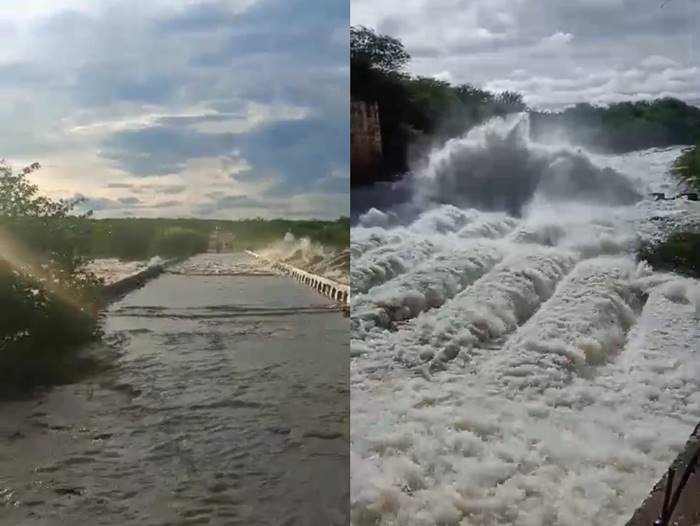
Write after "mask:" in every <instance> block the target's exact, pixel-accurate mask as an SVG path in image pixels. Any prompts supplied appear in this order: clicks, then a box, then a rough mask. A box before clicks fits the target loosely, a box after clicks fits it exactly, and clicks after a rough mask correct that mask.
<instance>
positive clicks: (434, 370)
mask: <svg viewBox="0 0 700 526" xmlns="http://www.w3.org/2000/svg"><path fill="white" fill-rule="evenodd" d="M681 150H682V148H681V147H677V148H667V149H656V150H646V151H639V152H633V153H629V154H625V155H601V154H592V153H589V152H586V151H581V150H580V149H577V148H572V147H569V146H567V145H564V144H555V143H548V144H546V145H544V144H536V143H533V142H532V141H530V139H529V130H528V121H527V116H526V115H515V116H511V117H508V118H506V119H496V120H493V121H490V122H488V123H486V124H485V125H483V126H480V127H478V128H476V129H473V130H472V131H470V132H469V133H468V134H466V135H465V136H463V137H459V138H456V139H452V140H450V141H448V142H447V143H445V144H442V145H439V146H437V147H435V148H434V149H433V150H432V151H431V152H430V153H429V154H428V155H427V156H426V158H425V159H424V160H423V162H422V164H420V165H419V166H417V167H416V168H415V169H414V170H413V172H412V173H411V174H410V175H409V176H407V178H406V179H405V180H404V181H403V182H401V183H398V184H395V185H393V187H384V188H381V189H379V190H376V192H377V193H382V194H383V195H382V196H381V200H380V199H379V197H378V196H375V197H377V198H376V199H374V200H373V199H372V195H371V194H368V193H365V194H364V195H363V196H362V199H363V200H365V201H366V203H367V204H366V206H365V207H364V209H363V210H360V212H361V213H357V214H355V217H354V218H353V220H354V221H353V227H352V248H351V253H352V266H351V280H352V287H353V298H352V305H353V306H352V316H351V338H352V340H351V349H352V351H351V352H352V360H351V410H352V424H351V516H352V523H353V524H354V525H355V526H370V525H383V526H430V525H445V526H446V525H460V526H469V525H473V526H477V525H478V526H487V525H488V526H491V525H493V526H495V525H518V526H542V525H563V526H568V525H597V524H611V525H623V524H625V523H626V522H627V520H628V519H629V518H630V516H631V514H632V512H633V511H634V509H635V508H636V507H637V506H638V505H639V504H640V503H641V501H642V500H643V498H644V497H645V496H646V495H647V493H648V492H649V490H650V489H651V487H652V486H653V484H654V483H655V482H656V481H657V480H658V479H659V478H660V476H661V475H662V474H663V473H664V471H665V470H666V469H667V467H668V465H669V463H670V462H671V461H672V460H673V459H674V458H675V456H676V455H677V453H678V452H679V451H680V450H681V449H682V447H683V445H684V444H685V441H686V439H687V437H688V435H689V434H690V433H691V431H692V430H693V428H694V426H695V425H696V424H697V423H698V421H699V420H700V389H698V388H699V387H700V385H699V384H700V282H698V281H697V280H693V279H689V278H685V277H682V276H678V275H675V274H673V273H659V272H654V271H653V270H652V269H651V268H649V267H648V266H647V265H646V264H644V263H638V262H637V261H636V260H635V257H634V253H635V249H636V248H637V247H638V246H639V244H640V243H642V242H644V241H647V240H653V239H660V238H663V237H664V236H666V235H668V233H669V232H671V231H672V230H674V229H677V228H685V227H689V226H695V227H696V226H697V225H700V203H697V202H692V201H687V200H685V199H676V200H672V201H654V200H652V199H651V198H650V197H649V194H650V193H651V192H665V193H666V194H668V195H675V194H676V193H678V192H680V191H682V190H683V189H682V188H679V187H677V186H676V184H675V183H674V180H673V179H672V178H671V177H670V176H669V174H668V169H669V167H670V165H671V163H672V161H673V160H674V159H675V158H676V157H677V156H678V154H679V153H680V151H681ZM387 195H389V196H390V197H389V198H387ZM353 199H355V195H353ZM376 203H381V205H377V204H376ZM355 204H356V203H355V202H354V203H353V206H355Z"/></svg>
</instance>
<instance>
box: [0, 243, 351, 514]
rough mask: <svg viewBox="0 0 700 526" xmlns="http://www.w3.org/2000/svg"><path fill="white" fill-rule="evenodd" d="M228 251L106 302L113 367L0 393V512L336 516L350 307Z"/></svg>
mask: <svg viewBox="0 0 700 526" xmlns="http://www.w3.org/2000/svg"><path fill="white" fill-rule="evenodd" d="M253 267H254V262H253V261H251V260H250V259H249V258H248V257H247V256H241V255H232V254H228V255H211V254H208V255H202V256H198V257H196V258H193V259H191V260H189V261H188V262H186V264H183V265H181V266H180V268H176V269H173V272H172V273H166V274H164V275H163V276H161V277H159V278H158V279H156V280H154V281H152V282H151V283H149V284H147V285H146V286H145V287H144V288H142V289H140V290H138V291H135V292H133V293H132V294H130V295H128V296H127V297H125V298H124V299H123V300H121V301H120V302H118V303H115V304H113V305H112V306H111V307H110V308H109V310H108V312H107V314H106V317H105V322H104V323H105V330H106V333H107V339H108V340H109V341H111V342H113V343H114V346H115V349H116V350H117V353H118V359H117V364H116V367H114V368H113V369H112V370H110V371H109V372H108V373H106V374H103V375H101V376H100V377H96V378H92V379H90V380H89V381H86V382H82V383H80V384H77V385H73V386H65V387H60V388H56V389H54V390H52V391H51V393H49V394H48V395H45V396H44V397H42V398H41V399H38V400H33V401H24V402H12V403H3V405H2V406H0V407H1V408H2V409H0V410H1V411H2V413H3V415H5V416H6V418H4V419H3V421H2V424H0V440H1V442H0V444H1V448H0V506H1V507H0V524H3V525H5V524H7V525H10V524H12V525H25V524H26V525H59V524H61V525H63V524H105V525H108V524H109V525H112V524H115V525H116V524H119V525H122V524H134V525H136V524H138V525H147V524H148V525H151V524H152V525H166V524H172V525H180V524H181V525H185V524H212V525H229V524H231V525H233V524H246V525H249V524H250V525H252V524H261V525H268V524H269V525H281V524H286V525H294V524H300V525H301V524H303V525H315V524H319V525H328V524H347V522H348V518H347V517H348V502H349V482H348V479H349V459H348V440H349V438H348V436H349V403H348V399H349V394H348V367H349V366H348V360H349V351H348V337H347V335H348V331H349V327H348V320H347V319H346V318H343V316H342V314H341V313H340V312H338V311H337V308H336V307H335V306H334V305H333V304H332V303H331V302H330V301H329V300H327V299H326V298H324V297H322V296H320V295H318V294H316V293H315V292H314V291H313V290H311V289H308V288H306V287H304V286H303V285H301V284H299V283H296V282H294V281H292V280H290V279H288V278H284V277H280V276H274V275H264V273H263V275H257V276H256V275H251V272H250V270H251V269H252V268H253Z"/></svg>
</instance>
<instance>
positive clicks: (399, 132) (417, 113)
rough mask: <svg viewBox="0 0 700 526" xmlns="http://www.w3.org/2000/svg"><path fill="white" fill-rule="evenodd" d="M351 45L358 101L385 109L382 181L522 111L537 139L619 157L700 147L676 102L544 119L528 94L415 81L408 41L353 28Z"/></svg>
mask: <svg viewBox="0 0 700 526" xmlns="http://www.w3.org/2000/svg"><path fill="white" fill-rule="evenodd" d="M350 44H351V48H350V50H351V55H350V69H351V95H352V98H353V99H354V100H362V101H366V102H370V103H373V102H376V103H377V104H378V106H379V118H380V127H381V133H382V148H383V157H384V158H383V166H382V174H380V175H381V176H382V178H386V179H390V178H393V177H395V176H397V175H399V174H402V173H404V172H406V171H407V170H408V169H409V164H410V161H411V159H412V156H413V155H419V154H420V153H421V150H422V148H423V147H424V145H426V144H427V143H428V142H430V141H435V140H437V141H440V140H444V139H446V138H449V137H454V136H457V135H461V134H463V133H464V132H466V131H467V130H468V129H469V128H471V127H473V126H475V125H477V124H479V123H481V122H483V121H484V120H486V119H488V118H491V117H494V116H499V115H505V114H508V113H516V112H521V111H528V112H529V113H530V117H531V133H532V135H533V138H535V139H537V138H541V139H544V140H546V138H547V137H550V136H553V137H556V138H557V139H561V138H562V137H566V138H568V139H569V141H570V142H571V143H572V144H575V145H580V146H583V147H586V148H589V149H592V150H603V151H612V152H618V153H619V152H627V151H632V150H639V149H645V148H650V147H663V146H670V145H678V144H693V143H694V142H695V140H696V138H697V137H698V136H700V108H696V107H694V106H690V105H688V104H686V103H684V102H682V101H680V100H676V99H673V98H662V99H658V100H653V101H639V102H620V103H615V104H611V105H609V106H592V105H590V104H578V105H576V106H574V107H572V108H568V109H566V110H564V111H561V112H540V111H535V110H532V109H529V108H528V107H527V105H526V104H525V102H524V99H523V96H522V94H520V93H515V92H510V91H506V92H503V93H492V92H490V91H487V90H484V89H481V88H479V87H476V86H474V85H471V84H460V85H452V84H450V83H448V82H444V81H440V80H436V79H433V78H424V77H415V76H412V75H409V74H408V73H406V72H405V71H404V68H405V66H406V64H407V63H408V62H409V61H410V59H411V57H410V55H409V53H408V52H407V51H406V49H405V48H404V46H403V44H402V43H401V41H400V40H398V39H395V38H393V37H390V36H387V35H380V34H377V33H375V32H374V31H373V30H372V29H368V28H365V27H352V28H351V41H350ZM413 149H416V152H415V153H414V152H413ZM358 175H359V176H361V177H359V178H358ZM367 182H370V181H368V180H367V177H366V176H364V175H363V174H353V180H352V184H354V185H356V184H364V183H367Z"/></svg>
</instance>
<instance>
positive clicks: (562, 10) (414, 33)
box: [351, 0, 700, 109]
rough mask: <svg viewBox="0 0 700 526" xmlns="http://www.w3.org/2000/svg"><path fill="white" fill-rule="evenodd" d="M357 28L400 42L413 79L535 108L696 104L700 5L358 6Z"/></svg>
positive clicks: (652, 1) (609, 1) (601, 1)
mask: <svg viewBox="0 0 700 526" xmlns="http://www.w3.org/2000/svg"><path fill="white" fill-rule="evenodd" d="M351 20H352V23H353V24H354V25H365V26H368V27H372V28H374V29H375V30H377V31H379V32H380V33H384V34H389V35H392V36H395V37H398V38H399V39H401V40H402V41H403V42H404V44H405V46H406V48H407V50H408V51H409V53H410V54H411V55H412V57H413V61H412V62H411V64H410V66H409V70H410V71H411V72H412V73H415V74H420V75H425V76H431V77H437V78H440V79H444V80H449V81H450V82H453V83H464V82H469V83H473V84H476V85H479V86H481V87H485V88H488V89H491V90H494V91H502V90H516V91H520V92H521V93H523V94H524V95H525V98H526V101H527V102H528V103H529V104H530V105H532V106H535V107H540V108H549V109H554V108H557V107H562V106H564V105H568V104H571V103H575V102H582V101H587V102H591V103H600V104H604V103H607V102H611V101H616V100H622V99H624V100H630V99H639V98H650V97H657V96H666V95H670V96H675V97H678V98H681V99H684V100H686V101H689V102H693V103H700V54H699V53H698V50H700V1H698V0H353V2H352V15H351Z"/></svg>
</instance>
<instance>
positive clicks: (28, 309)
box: [0, 164, 101, 395]
mask: <svg viewBox="0 0 700 526" xmlns="http://www.w3.org/2000/svg"><path fill="white" fill-rule="evenodd" d="M38 167H39V166H38V165H36V164H35V165H32V166H30V167H28V168H25V169H24V170H22V171H20V172H18V173H15V172H13V171H12V169H10V168H9V167H8V166H7V165H5V164H0V312H1V313H2V315H1V316H0V394H2V395H6V394H9V393H15V392H20V391H24V390H27V389H31V388H33V387H35V386H38V385H42V384H46V383H52V382H56V381H61V380H65V379H67V377H68V374H67V373H68V372H69V371H71V372H74V371H75V369H76V362H75V361H71V362H70V363H69V360H70V358H71V355H72V354H73V351H75V349H76V348H78V346H80V345H81V344H85V343H87V342H90V341H92V340H95V339H96V338H97V337H98V336H99V329H98V324H97V308H98V306H99V303H100V286H101V283H100V281H99V280H98V279H97V278H96V277H95V276H94V275H92V274H90V273H88V272H86V271H84V270H83V269H82V266H83V264H84V263H85V261H86V259H85V256H84V254H85V248H86V237H85V230H84V227H85V224H86V223H85V222H86V221H88V218H87V216H73V215H71V213H72V211H73V208H74V206H75V205H76V204H77V203H76V202H74V201H53V200H51V199H47V198H45V197H42V196H39V195H38V188H37V187H36V186H35V185H32V184H31V183H29V181H28V180H27V176H28V175H29V174H30V173H31V172H32V171H34V170H36V169H38Z"/></svg>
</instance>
